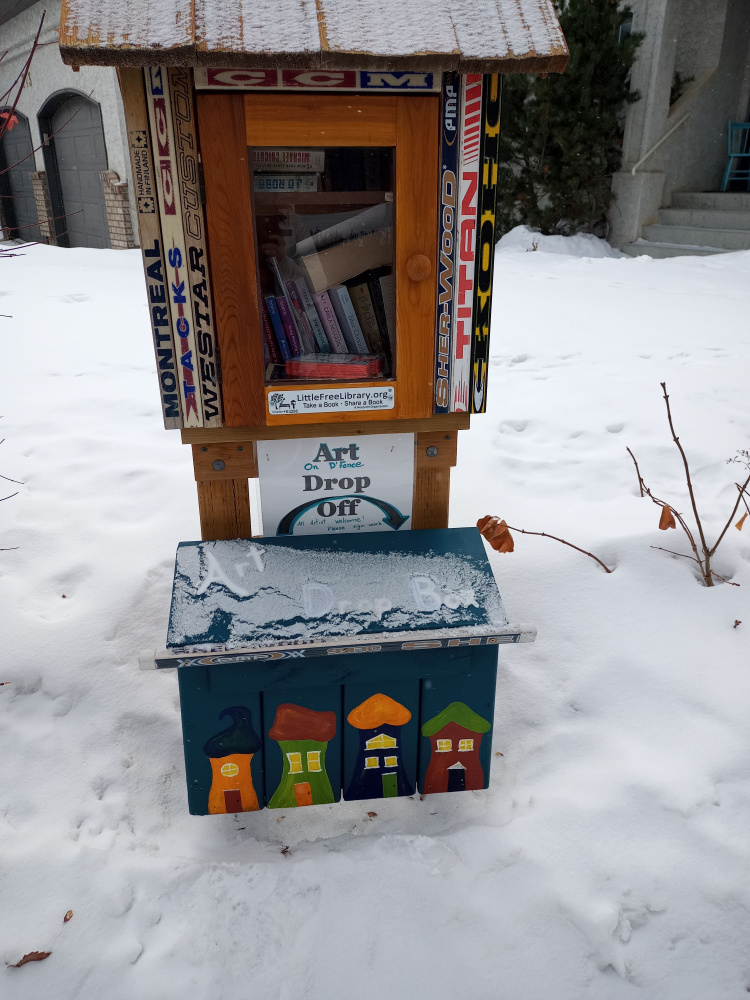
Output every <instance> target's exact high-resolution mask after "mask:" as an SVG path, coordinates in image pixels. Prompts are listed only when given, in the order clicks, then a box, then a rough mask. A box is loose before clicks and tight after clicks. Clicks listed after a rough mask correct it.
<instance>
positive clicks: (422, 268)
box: [406, 253, 432, 281]
mask: <svg viewBox="0 0 750 1000" xmlns="http://www.w3.org/2000/svg"><path fill="white" fill-rule="evenodd" d="M431 271H432V264H431V263H430V258H429V257H425V255H424V254H423V253H415V254H413V255H412V256H411V257H410V258H409V259H408V260H407V262H406V273H407V274H408V275H409V277H410V278H411V280H412V281H424V280H425V278H429V276H430V272H431Z"/></svg>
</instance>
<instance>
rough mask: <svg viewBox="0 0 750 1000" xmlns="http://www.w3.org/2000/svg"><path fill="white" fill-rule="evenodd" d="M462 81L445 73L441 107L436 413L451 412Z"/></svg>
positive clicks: (458, 77)
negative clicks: (457, 176)
mask: <svg viewBox="0 0 750 1000" xmlns="http://www.w3.org/2000/svg"><path fill="white" fill-rule="evenodd" d="M460 91H461V77H460V76H459V74H458V73H453V72H450V73H443V91H442V100H441V104H440V146H441V149H440V164H441V166H440V189H439V191H438V205H439V211H440V219H439V222H438V286H437V312H436V320H435V400H434V406H433V411H434V412H435V413H448V412H449V411H450V404H451V400H450V395H451V392H450V390H451V360H452V342H453V299H454V295H455V275H454V270H455V267H454V265H455V260H456V201H457V195H458V183H457V180H456V174H457V172H458V136H459V131H460V110H461V108H460V103H459V101H460Z"/></svg>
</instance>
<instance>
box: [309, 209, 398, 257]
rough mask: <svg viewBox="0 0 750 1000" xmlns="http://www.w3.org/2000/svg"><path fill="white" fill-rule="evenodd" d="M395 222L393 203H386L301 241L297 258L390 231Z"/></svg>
mask: <svg viewBox="0 0 750 1000" xmlns="http://www.w3.org/2000/svg"><path fill="white" fill-rule="evenodd" d="M392 220H393V202H390V201H384V202H381V203H380V204H379V205H373V206H372V208H366V209H364V210H363V211H361V212H357V213H356V214H354V215H351V216H350V218H348V219H345V220H343V221H342V222H338V223H336V224H335V225H333V226H328V227H327V228H326V229H321V230H320V231H319V232H317V233H315V234H314V235H312V236H308V237H307V239H304V240H301V241H300V242H299V243H298V244H297V246H296V249H295V251H294V252H295V256H297V257H300V256H304V254H308V253H313V252H314V251H315V250H323V249H325V247H329V246H332V245H333V244H334V243H343V242H345V241H348V240H351V239H354V238H355V237H359V236H366V235H367V234H369V233H374V232H377V231H378V230H380V229H390V227H391V225H392Z"/></svg>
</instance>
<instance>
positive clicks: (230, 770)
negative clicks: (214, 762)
mask: <svg viewBox="0 0 750 1000" xmlns="http://www.w3.org/2000/svg"><path fill="white" fill-rule="evenodd" d="M221 773H222V774H223V775H224V777H225V778H233V777H234V776H235V774H239V773H240V769H239V768H238V767H237V765H236V764H232V763H229V764H222V765H221Z"/></svg>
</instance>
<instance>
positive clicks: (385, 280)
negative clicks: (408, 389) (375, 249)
mask: <svg viewBox="0 0 750 1000" xmlns="http://www.w3.org/2000/svg"><path fill="white" fill-rule="evenodd" d="M377 288H378V289H379V291H380V294H381V296H382V298H383V310H384V312H385V322H386V326H387V328H388V341H389V343H390V345H391V357H392V358H393V357H394V356H395V353H396V296H395V294H394V289H393V275H392V274H383V275H382V276H381V277H380V278H378V279H377Z"/></svg>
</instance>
